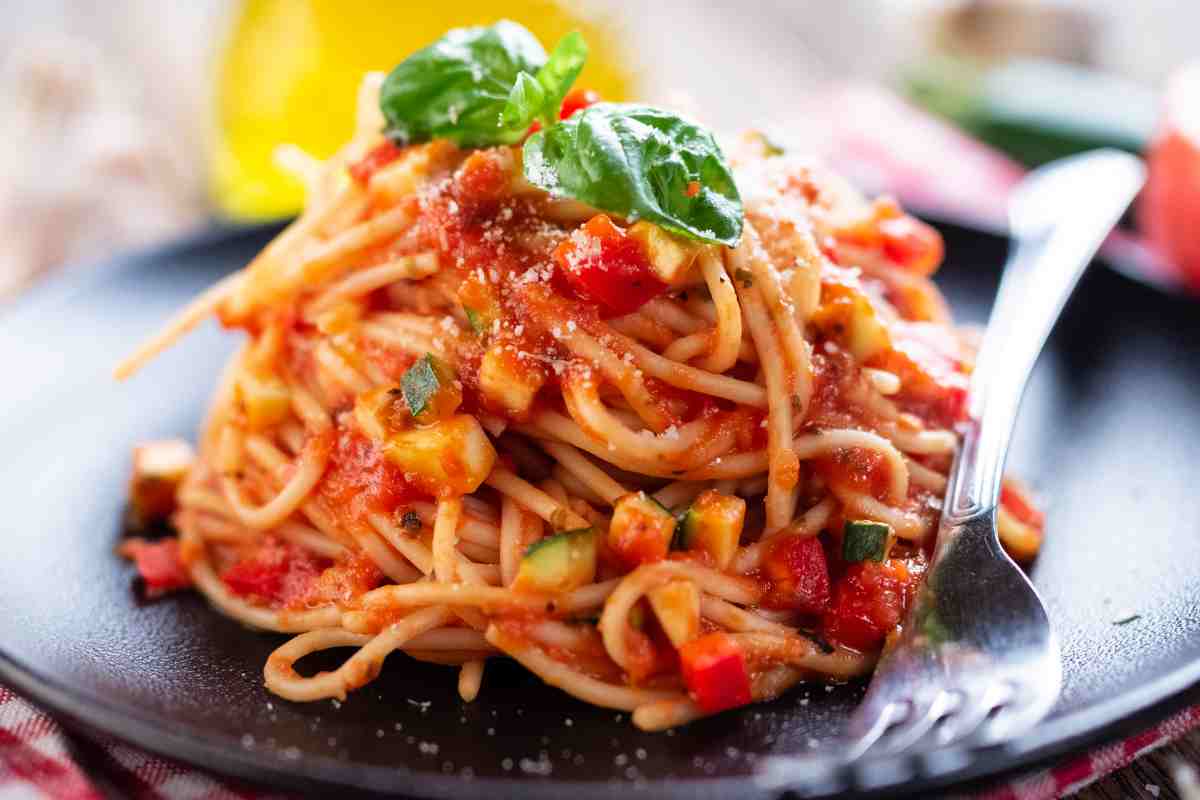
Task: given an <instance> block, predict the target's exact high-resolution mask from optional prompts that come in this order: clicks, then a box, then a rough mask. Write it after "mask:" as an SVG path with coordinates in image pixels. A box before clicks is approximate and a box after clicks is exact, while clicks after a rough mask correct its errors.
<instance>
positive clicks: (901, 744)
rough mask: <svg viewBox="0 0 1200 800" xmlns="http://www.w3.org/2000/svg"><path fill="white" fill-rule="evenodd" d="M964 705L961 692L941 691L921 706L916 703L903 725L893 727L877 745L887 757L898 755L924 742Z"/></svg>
mask: <svg viewBox="0 0 1200 800" xmlns="http://www.w3.org/2000/svg"><path fill="white" fill-rule="evenodd" d="M962 703H963V695H962V693H961V692H950V691H942V690H939V691H937V692H935V693H934V694H933V696H932V697H931V698H929V699H928V700H927V701H923V702H921V703H920V704H919V705H918V704H917V703H916V702H914V704H913V711H912V713H910V714H909V716H908V718H907V719H905V721H904V722H902V723H901V724H899V725H897V726H895V727H893V728H892V729H891V730H890V731H888V732H887V733H886V735H885V736H884V737H883V738H882V739H881V740H880V742H879V743H878V744H877V745H876V748H877V749H878V750H879V751H880V752H881V753H885V754H887V755H898V754H900V753H903V752H904V751H905V750H908V749H909V748H911V747H912V746H913V745H915V744H917V743H918V742H920V741H922V740H923V739H924V738H925V737H926V734H928V733H929V731H930V730H932V729H933V727H934V726H935V725H936V724H937V723H938V721H939V720H941V719H943V718H944V717H945V716H946V715H947V714H951V713H953V712H954V711H955V710H957V709H958V708H959V707H960V706H961V705H962Z"/></svg>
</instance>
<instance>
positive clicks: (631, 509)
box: [608, 492, 675, 566]
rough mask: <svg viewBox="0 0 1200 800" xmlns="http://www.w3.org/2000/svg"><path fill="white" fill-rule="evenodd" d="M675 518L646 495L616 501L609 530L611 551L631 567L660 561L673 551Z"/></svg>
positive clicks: (643, 493)
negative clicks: (672, 541)
mask: <svg viewBox="0 0 1200 800" xmlns="http://www.w3.org/2000/svg"><path fill="white" fill-rule="evenodd" d="M674 536H675V517H674V515H672V514H671V512H670V511H669V510H668V509H667V508H666V507H664V506H663V505H662V504H661V503H659V502H658V501H657V500H655V499H654V498H653V497H652V496H650V495H648V494H646V493H645V492H633V493H631V494H627V495H625V496H623V497H620V498H618V499H617V502H616V505H615V506H614V507H613V515H612V522H611V523H609V526H608V547H609V549H610V550H611V551H612V552H613V553H614V554H615V555H616V556H617V557H618V558H620V559H621V560H622V561H623V562H625V563H626V564H627V565H629V566H637V565H638V564H646V563H649V562H651V561H659V560H661V559H663V558H665V557H666V555H667V552H668V551H669V550H670V549H671V540H672V539H673V538H674Z"/></svg>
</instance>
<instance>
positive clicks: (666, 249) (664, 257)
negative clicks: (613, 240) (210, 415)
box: [626, 220, 703, 286]
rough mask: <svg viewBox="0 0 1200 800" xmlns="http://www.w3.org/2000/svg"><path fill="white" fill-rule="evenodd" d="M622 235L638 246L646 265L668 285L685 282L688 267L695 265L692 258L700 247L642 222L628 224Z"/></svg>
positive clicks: (694, 259)
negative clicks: (635, 242) (644, 255)
mask: <svg viewBox="0 0 1200 800" xmlns="http://www.w3.org/2000/svg"><path fill="white" fill-rule="evenodd" d="M626 235H628V236H629V237H630V238H632V239H636V240H638V242H640V243H641V245H642V249H643V251H644V252H645V254H646V259H647V260H648V261H649V262H650V266H652V267H653V268H654V272H655V273H656V274H657V275H658V278H659V280H661V281H662V282H663V283H665V284H667V285H668V286H678V285H681V284H683V283H686V282H687V279H688V275H689V273H690V272H691V269H692V264H694V263H695V262H696V256H697V255H699V254H700V250H701V249H702V248H703V245H701V244H697V243H694V242H688V241H685V240H683V239H681V238H679V237H678V236H672V235H671V234H669V233H667V232H666V231H664V230H663V229H662V228H660V227H658V226H657V225H655V224H654V223H651V222H646V221H645V220H642V221H641V222H635V223H633V225H630V226H629V230H628V231H627V234H626Z"/></svg>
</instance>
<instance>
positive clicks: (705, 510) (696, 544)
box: [679, 489, 746, 569]
mask: <svg viewBox="0 0 1200 800" xmlns="http://www.w3.org/2000/svg"><path fill="white" fill-rule="evenodd" d="M745 521H746V501H745V500H743V499H742V498H740V497H733V496H732V495H727V494H721V493H720V492H718V491H716V490H715V489H707V490H705V491H703V492H701V493H700V496H699V497H697V498H696V499H695V500H694V501H692V505H691V507H689V508H688V510H687V511H685V512H684V513H683V517H682V520H681V525H680V537H679V546H680V547H681V548H682V549H684V550H699V551H702V552H705V553H708V555H709V557H710V558H712V560H713V565H714V566H716V568H717V569H725V568H726V567H728V566H729V564H730V562H732V561H733V556H734V554H735V553H737V547H738V541H739V540H740V539H741V537H742V525H743V524H744V523H745Z"/></svg>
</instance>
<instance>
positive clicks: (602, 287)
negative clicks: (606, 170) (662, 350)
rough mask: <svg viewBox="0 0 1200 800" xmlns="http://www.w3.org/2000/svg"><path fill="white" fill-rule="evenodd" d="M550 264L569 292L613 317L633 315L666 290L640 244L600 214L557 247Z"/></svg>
mask: <svg viewBox="0 0 1200 800" xmlns="http://www.w3.org/2000/svg"><path fill="white" fill-rule="evenodd" d="M554 261H555V263H556V264H557V265H558V268H559V270H561V271H562V273H563V274H564V275H565V276H566V278H567V280H568V282H569V283H570V284H571V287H572V288H573V289H575V290H576V291H577V292H579V293H580V294H581V295H582V296H583V297H585V298H588V299H591V300H595V301H597V302H599V303H600V304H601V305H603V306H604V307H605V309H606V310H607V311H608V312H609V313H610V314H612V315H615V316H620V315H622V314H628V313H630V312H633V311H636V310H637V309H639V308H641V307H642V306H643V305H644V304H645V303H646V302H647V301H649V300H651V299H653V298H654V297H657V296H658V295H660V294H662V293H663V292H665V291H666V289H667V285H666V284H665V283H663V282H662V281H660V280H659V279H658V276H657V275H656V274H655V272H654V269H653V267H651V266H650V262H649V260H648V259H647V258H646V254H645V252H644V251H643V250H642V245H641V243H640V242H638V241H637V240H636V239H631V238H629V237H628V236H626V235H625V231H623V230H621V229H620V228H618V227H617V226H616V225H614V224H613V221H612V220H611V219H609V218H608V217H607V216H605V215H604V214H597V215H596V216H594V217H592V218H591V219H590V220H588V221H587V222H585V223H584V224H583V227H581V228H580V229H579V230H578V231H576V232H575V233H574V234H572V235H571V238H569V239H567V240H566V241H565V242H563V243H562V244H560V245H559V246H558V247H557V248H556V249H555V250H554Z"/></svg>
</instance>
